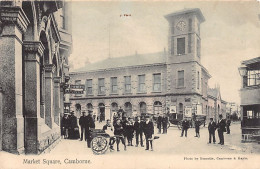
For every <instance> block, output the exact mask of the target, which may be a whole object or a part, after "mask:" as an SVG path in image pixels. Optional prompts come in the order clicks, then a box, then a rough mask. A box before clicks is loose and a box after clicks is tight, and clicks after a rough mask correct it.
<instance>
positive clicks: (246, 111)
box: [239, 57, 260, 141]
mask: <svg viewBox="0 0 260 169" xmlns="http://www.w3.org/2000/svg"><path fill="white" fill-rule="evenodd" d="M239 73H240V75H241V89H240V97H241V105H240V108H241V129H242V141H256V140H258V141H259V140H260V57H257V58H253V59H250V60H245V61H243V62H242V63H241V67H240V68H239Z"/></svg>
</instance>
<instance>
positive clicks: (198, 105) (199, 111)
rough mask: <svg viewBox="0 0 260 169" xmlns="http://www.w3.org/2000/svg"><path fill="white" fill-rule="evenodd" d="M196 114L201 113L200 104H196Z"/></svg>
mask: <svg viewBox="0 0 260 169" xmlns="http://www.w3.org/2000/svg"><path fill="white" fill-rule="evenodd" d="M196 115H202V105H201V104H197V111H196Z"/></svg>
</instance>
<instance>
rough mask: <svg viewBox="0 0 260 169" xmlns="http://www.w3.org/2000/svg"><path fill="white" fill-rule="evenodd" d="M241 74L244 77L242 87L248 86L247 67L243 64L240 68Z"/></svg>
mask: <svg viewBox="0 0 260 169" xmlns="http://www.w3.org/2000/svg"><path fill="white" fill-rule="evenodd" d="M238 71H239V74H240V76H241V77H242V88H244V87H246V86H247V67H246V66H244V65H242V66H241V67H239V68H238Z"/></svg>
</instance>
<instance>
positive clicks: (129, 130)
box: [126, 122, 134, 136]
mask: <svg viewBox="0 0 260 169" xmlns="http://www.w3.org/2000/svg"><path fill="white" fill-rule="evenodd" d="M133 133H134V123H131V122H127V123H126V135H127V136H132V135H133Z"/></svg>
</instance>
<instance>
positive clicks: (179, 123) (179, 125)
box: [177, 121, 182, 130]
mask: <svg viewBox="0 0 260 169" xmlns="http://www.w3.org/2000/svg"><path fill="white" fill-rule="evenodd" d="M177 126H178V129H179V130H181V128H182V127H181V121H179V122H178V124H177Z"/></svg>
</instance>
